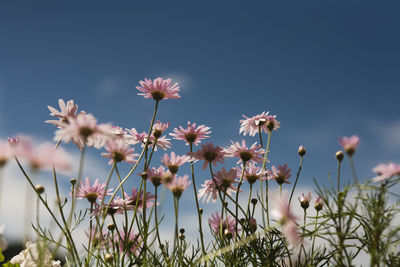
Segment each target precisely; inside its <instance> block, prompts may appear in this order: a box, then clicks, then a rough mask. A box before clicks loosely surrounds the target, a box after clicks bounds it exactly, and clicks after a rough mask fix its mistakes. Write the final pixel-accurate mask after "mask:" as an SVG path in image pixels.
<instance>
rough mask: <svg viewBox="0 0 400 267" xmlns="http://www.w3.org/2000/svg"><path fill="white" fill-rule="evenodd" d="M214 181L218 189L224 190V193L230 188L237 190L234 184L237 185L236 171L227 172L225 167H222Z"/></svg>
mask: <svg viewBox="0 0 400 267" xmlns="http://www.w3.org/2000/svg"><path fill="white" fill-rule="evenodd" d="M214 180H215V183H216V184H217V185H218V187H220V188H221V189H222V191H226V190H228V188H231V189H233V190H235V189H236V188H235V187H234V186H233V184H234V183H237V181H236V170H235V169H230V170H229V171H226V170H225V167H222V169H221V170H220V171H219V172H217V173H216V174H215V175H214Z"/></svg>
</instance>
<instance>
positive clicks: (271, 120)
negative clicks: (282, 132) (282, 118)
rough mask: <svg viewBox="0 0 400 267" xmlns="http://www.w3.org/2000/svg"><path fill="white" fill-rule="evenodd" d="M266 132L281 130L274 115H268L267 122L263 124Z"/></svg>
mask: <svg viewBox="0 0 400 267" xmlns="http://www.w3.org/2000/svg"><path fill="white" fill-rule="evenodd" d="M265 125H266V127H267V129H268V131H270V132H272V131H273V130H275V131H276V130H278V129H279V128H281V123H280V122H279V121H278V120H277V119H276V115H268V116H267V122H266V123H265Z"/></svg>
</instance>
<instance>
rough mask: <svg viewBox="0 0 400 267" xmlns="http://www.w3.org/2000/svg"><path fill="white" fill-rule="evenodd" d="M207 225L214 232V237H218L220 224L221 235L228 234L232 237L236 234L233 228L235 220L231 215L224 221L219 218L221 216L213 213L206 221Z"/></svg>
mask: <svg viewBox="0 0 400 267" xmlns="http://www.w3.org/2000/svg"><path fill="white" fill-rule="evenodd" d="M208 223H209V224H210V226H211V229H212V230H213V231H214V234H215V235H219V230H220V227H221V224H222V233H223V234H224V235H225V236H227V235H228V234H230V235H231V236H234V235H235V234H236V231H235V226H236V220H235V218H233V217H232V216H231V215H229V214H228V217H227V218H225V219H224V220H223V219H222V218H221V214H219V213H218V212H215V213H213V214H212V215H211V218H209V219H208Z"/></svg>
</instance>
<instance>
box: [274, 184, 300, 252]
mask: <svg viewBox="0 0 400 267" xmlns="http://www.w3.org/2000/svg"><path fill="white" fill-rule="evenodd" d="M271 203H272V205H273V209H272V211H271V215H272V216H273V217H274V219H276V220H278V221H279V223H280V224H281V225H282V234H283V235H284V236H285V238H286V240H287V242H288V243H289V245H292V246H293V247H297V246H298V245H299V244H300V243H301V242H302V239H301V237H300V235H299V233H298V229H297V225H296V221H297V217H296V215H294V213H293V212H292V211H291V210H290V205H289V202H288V193H287V192H286V191H283V192H282V195H280V194H279V193H275V194H274V195H273V196H272V198H271Z"/></svg>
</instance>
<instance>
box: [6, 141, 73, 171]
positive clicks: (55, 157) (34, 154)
mask: <svg viewBox="0 0 400 267" xmlns="http://www.w3.org/2000/svg"><path fill="white" fill-rule="evenodd" d="M12 152H13V154H14V155H15V156H16V157H18V158H22V159H24V160H25V161H27V162H28V163H29V164H30V165H31V167H32V168H34V169H36V170H40V169H51V168H52V167H55V168H60V169H62V170H68V169H69V168H70V167H71V157H70V156H69V155H68V154H67V153H66V152H65V151H64V150H63V149H62V148H60V147H59V148H57V149H56V148H55V147H54V145H53V144H51V143H48V142H46V143H43V144H41V145H40V146H39V147H35V146H34V145H33V143H32V140H31V139H30V138H28V137H21V138H20V141H19V143H17V144H15V145H13V146H12Z"/></svg>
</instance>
